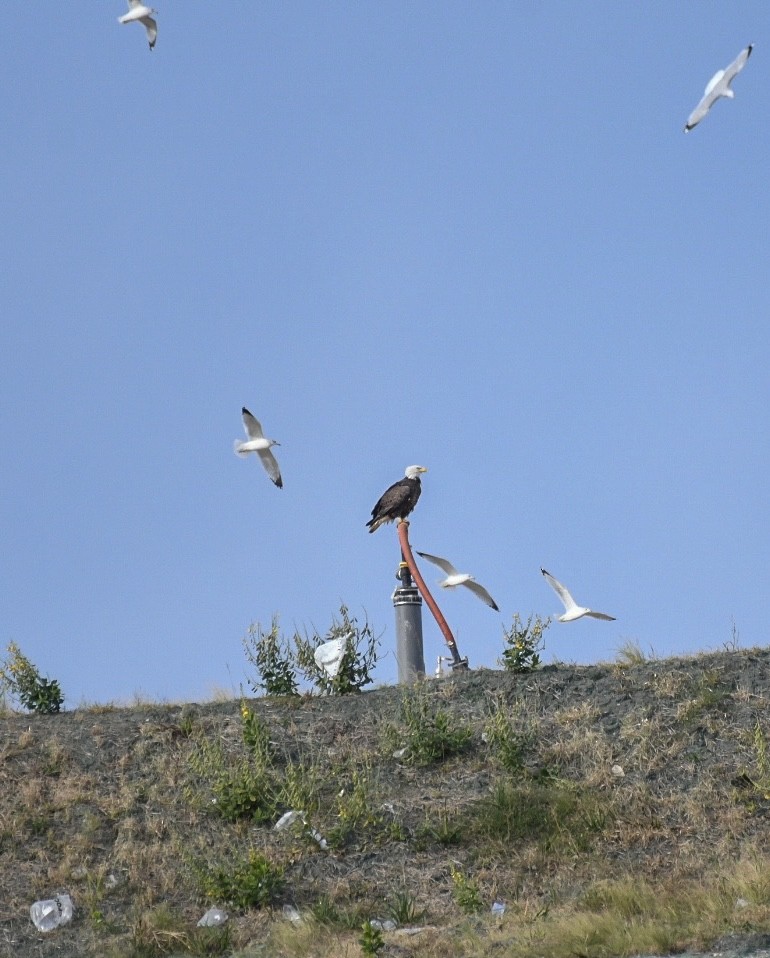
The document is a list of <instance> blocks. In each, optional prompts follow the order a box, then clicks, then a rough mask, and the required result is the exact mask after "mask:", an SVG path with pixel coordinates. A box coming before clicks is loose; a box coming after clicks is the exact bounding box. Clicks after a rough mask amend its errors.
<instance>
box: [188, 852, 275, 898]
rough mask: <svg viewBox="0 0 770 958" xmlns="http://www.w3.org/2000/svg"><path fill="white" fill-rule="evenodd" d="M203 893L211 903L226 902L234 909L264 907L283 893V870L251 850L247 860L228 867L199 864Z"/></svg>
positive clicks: (234, 862) (197, 870) (197, 869)
mask: <svg viewBox="0 0 770 958" xmlns="http://www.w3.org/2000/svg"><path fill="white" fill-rule="evenodd" d="M195 871H196V872H197V878H198V883H199V885H200V889H201V892H202V893H203V894H204V895H205V896H206V898H208V899H209V900H211V901H218V902H223V901H224V902H227V903H228V904H230V905H232V906H233V907H235V908H262V907H264V906H265V905H270V904H271V903H272V902H273V901H274V900H275V898H276V897H277V896H278V895H279V894H280V893H281V891H282V890H283V885H284V881H283V870H282V869H281V868H280V867H279V866H277V865H274V864H273V863H272V862H271V861H269V860H268V859H267V858H265V856H264V855H262V854H260V853H259V852H258V851H257V850H256V849H255V848H250V849H249V851H248V854H247V855H246V856H245V857H243V856H242V857H240V858H237V857H236V858H235V860H234V861H233V860H229V861H228V864H217V865H208V864H199V865H198V866H197V867H196V868H195Z"/></svg>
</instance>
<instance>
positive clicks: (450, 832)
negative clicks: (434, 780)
mask: <svg viewBox="0 0 770 958" xmlns="http://www.w3.org/2000/svg"><path fill="white" fill-rule="evenodd" d="M464 836H465V822H464V819H462V818H460V817H455V818H452V817H451V816H450V815H449V812H447V810H446V807H444V808H442V809H441V811H440V812H438V815H437V817H435V816H434V815H431V816H430V817H428V818H426V821H425V824H424V825H422V826H421V827H420V828H419V829H418V830H417V833H416V835H415V845H416V847H417V848H418V849H423V848H425V847H426V845H427V844H428V843H430V842H435V843H436V844H438V845H444V846H449V845H460V844H461V843H462V841H463V838H464Z"/></svg>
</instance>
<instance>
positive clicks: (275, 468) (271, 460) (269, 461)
mask: <svg viewBox="0 0 770 958" xmlns="http://www.w3.org/2000/svg"><path fill="white" fill-rule="evenodd" d="M257 455H258V456H259V458H260V459H261V460H262V465H263V466H264V467H265V471H266V472H267V474H268V476H270V478H271V479H272V480H273V482H274V483H275V484H276V486H278V488H279V489H283V479H281V469H280V467H279V465H278V460H277V459H276V458H275V456H274V455H273V454H272V452H270V450H269V449H258V450H257Z"/></svg>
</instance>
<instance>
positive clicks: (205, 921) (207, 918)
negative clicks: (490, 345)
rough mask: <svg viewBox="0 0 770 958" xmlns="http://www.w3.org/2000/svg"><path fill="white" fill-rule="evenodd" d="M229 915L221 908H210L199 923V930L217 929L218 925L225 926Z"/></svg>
mask: <svg viewBox="0 0 770 958" xmlns="http://www.w3.org/2000/svg"><path fill="white" fill-rule="evenodd" d="M228 917H229V915H228V914H227V912H226V911H222V909H221V908H209V910H208V911H207V912H206V914H205V915H204V916H203V918H201V920H200V921H199V922H198V927H199V928H216V927H217V926H218V925H224V923H225V922H226V921H227V919H228Z"/></svg>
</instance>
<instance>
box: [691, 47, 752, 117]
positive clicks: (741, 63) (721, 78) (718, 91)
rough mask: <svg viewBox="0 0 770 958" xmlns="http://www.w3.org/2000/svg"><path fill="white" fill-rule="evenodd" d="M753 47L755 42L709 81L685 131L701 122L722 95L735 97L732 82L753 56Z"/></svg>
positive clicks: (730, 98) (730, 97)
mask: <svg viewBox="0 0 770 958" xmlns="http://www.w3.org/2000/svg"><path fill="white" fill-rule="evenodd" d="M753 49H754V44H753V43H750V44H749V45H748V46H747V47H746V49H745V50H741V52H740V53H739V54H738V56H737V57H736V58H735V59H734V60H733V62H732V63H731V64H730V66H729V67H725V69H724V70H717V72H716V73H715V74H714V76H713V77H712V78H711V79H710V80H709V82H708V86H707V87H706V92H705V93H704V94H703V99H702V100H701V101H700V103H699V104H698V105H697V106H696V107H695V109H694V110H693V111H692V113H691V114H690V116H689V117H688V119H687V122H686V123H685V125H684V132H685V133H689V132H690V130H691V129H692V128H693V127H694V126H697V125H698V123H700V121H701V120H702V119H703V117H704V116H705V115H706V114H707V113H708V111H709V110H710V109H711V107H712V106H713V105H714V104H715V103H716V102H717V100H718V99H719V98H720V97H722V96H725V97H727V98H728V99H729V100H732V99H733V97H734V96H735V93H734V92H733V90H732V88H731V86H730V84H731V83H732V82H733V80H734V79H735V77H736V76H738V74H739V73H740V72H741V70H742V69H743V68H744V67H745V66H746V61H747V60H748V58H749V57H750V56H751V51H752V50H753Z"/></svg>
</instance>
